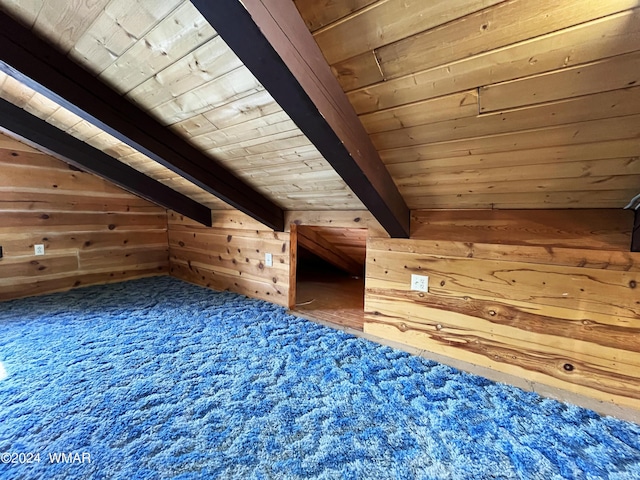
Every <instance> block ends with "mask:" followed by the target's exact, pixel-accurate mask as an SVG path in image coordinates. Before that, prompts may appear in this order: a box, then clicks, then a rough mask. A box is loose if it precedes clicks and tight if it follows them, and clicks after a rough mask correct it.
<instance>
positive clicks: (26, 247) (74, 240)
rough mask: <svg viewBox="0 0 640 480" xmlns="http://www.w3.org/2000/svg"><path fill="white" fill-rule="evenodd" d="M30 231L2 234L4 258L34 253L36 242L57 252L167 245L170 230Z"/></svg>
mask: <svg viewBox="0 0 640 480" xmlns="http://www.w3.org/2000/svg"><path fill="white" fill-rule="evenodd" d="M29 230H30V231H29V232H28V233H21V232H13V233H3V234H0V245H2V248H3V253H4V257H5V258H10V257H13V256H29V255H30V256H32V257H33V246H34V244H35V243H41V244H42V245H44V248H45V252H47V254H48V253H55V254H57V253H58V252H65V253H69V252H71V251H74V252H75V251H78V250H80V251H93V250H97V251H102V250H104V249H109V248H114V247H118V248H125V247H126V248H129V247H130V248H136V247H145V248H152V249H157V248H161V247H163V248H166V246H167V231H166V229H161V230H144V231H128V232H127V231H106V232H91V231H89V232H87V231H73V232H57V233H54V232H49V231H48V230H47V229H46V228H43V229H42V230H41V231H37V230H35V229H29Z"/></svg>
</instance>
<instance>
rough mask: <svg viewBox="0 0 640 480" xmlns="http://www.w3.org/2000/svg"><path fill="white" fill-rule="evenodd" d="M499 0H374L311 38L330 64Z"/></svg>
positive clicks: (496, 2)
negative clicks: (435, 0) (443, 0)
mask: <svg viewBox="0 0 640 480" xmlns="http://www.w3.org/2000/svg"><path fill="white" fill-rule="evenodd" d="M501 1H503V0H459V1H456V2H454V3H447V4H441V3H432V2H422V1H420V0H410V1H406V0H405V1H400V0H390V1H378V2H376V3H374V4H372V5H370V6H368V7H366V8H362V9H360V10H358V11H356V12H355V13H353V14H352V15H350V16H348V17H346V18H343V19H341V20H340V21H339V22H336V23H334V24H332V25H329V26H327V27H326V28H323V29H322V30H320V31H318V32H316V33H315V34H314V38H315V40H316V42H318V45H319V46H320V49H321V50H322V53H323V54H324V56H325V58H326V59H327V62H329V64H331V65H332V64H334V63H336V62H339V61H340V60H345V59H347V58H351V57H354V56H356V55H358V54H361V53H364V52H366V51H370V50H373V49H376V48H378V47H381V46H383V45H386V44H388V43H392V42H394V41H397V40H400V39H402V38H405V37H408V36H410V35H414V34H416V33H418V32H421V31H424V30H427V29H429V28H433V27H435V26H438V25H441V24H443V23H446V22H449V21H451V20H455V19H456V18H460V17H463V16H465V15H468V14H470V13H473V12H476V11H478V10H481V9H483V8H486V7H488V6H490V5H494V4H498V3H500V2H501ZM347 39H348V41H346V40H347Z"/></svg>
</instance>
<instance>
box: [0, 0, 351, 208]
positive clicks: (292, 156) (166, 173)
mask: <svg viewBox="0 0 640 480" xmlns="http://www.w3.org/2000/svg"><path fill="white" fill-rule="evenodd" d="M0 4H1V5H2V9H3V10H4V11H6V12H7V13H9V14H10V15H12V16H14V17H15V18H17V19H18V20H19V21H20V22H21V23H23V24H25V25H27V26H29V27H30V28H32V30H33V31H34V32H36V33H37V34H39V35H40V36H42V37H43V38H45V39H46V40H47V41H48V42H50V43H52V44H53V45H55V46H56V47H57V48H59V49H61V50H62V51H63V52H64V53H65V54H67V55H68V57H69V58H71V59H72V60H73V61H74V62H76V63H77V64H79V65H81V66H83V67H84V68H85V69H87V70H88V71H89V72H91V73H92V74H94V75H96V76H97V77H98V78H99V79H100V80H102V81H103V82H104V83H106V84H107V85H109V86H110V87H112V88H114V89H115V90H117V91H118V92H119V93H120V94H122V95H123V96H124V97H125V98H127V99H129V100H131V101H132V102H133V103H135V104H137V105H138V106H140V107H141V108H142V109H143V110H144V111H146V112H148V113H150V114H151V115H152V116H153V117H155V118H156V119H157V120H159V121H160V122H161V123H162V124H163V125H166V126H167V127H168V128H170V129H171V130H172V131H174V132H177V133H179V134H180V135H182V136H184V137H185V138H187V139H189V141H190V142H191V143H192V144H193V145H195V146H196V147H198V148H199V149H200V150H201V151H203V152H205V153H206V154H208V155H211V156H212V157H214V158H216V159H217V160H219V161H220V162H221V163H222V164H223V165H224V166H226V167H228V168H229V169H231V170H232V171H233V172H234V173H236V174H237V175H238V176H239V177H240V178H241V179H243V180H244V181H245V182H246V183H247V184H249V185H250V186H251V187H253V188H255V189H256V190H257V191H258V192H260V193H263V194H264V195H266V196H268V197H269V198H270V199H272V200H273V201H274V202H276V203H278V204H279V205H281V206H282V207H283V208H284V209H286V210H327V209H328V210H333V209H337V210H359V209H362V208H363V204H362V203H361V202H360V200H358V198H356V197H355V195H354V194H353V192H352V191H351V190H350V189H349V187H348V186H347V185H346V184H345V182H344V181H343V180H342V179H341V178H340V177H339V176H338V175H337V174H336V172H335V171H334V170H333V169H332V168H331V166H330V165H329V163H328V162H327V161H326V160H325V159H324V158H323V157H322V155H320V153H319V152H318V151H317V149H316V148H315V147H314V146H313V145H312V144H311V142H310V141H309V140H308V139H307V138H306V136H305V135H304V134H302V132H301V131H300V130H299V129H298V127H297V126H296V125H295V124H294V123H293V122H292V121H291V119H290V118H289V117H288V115H287V114H286V113H285V112H284V111H283V110H282V108H280V106H279V105H278V104H277V103H276V102H275V101H274V100H273V98H272V97H271V95H270V94H269V93H268V92H267V91H266V90H265V89H264V88H263V86H262V85H261V84H260V83H259V82H258V81H257V80H256V78H255V77H254V76H253V75H252V74H251V73H250V72H249V70H248V69H247V68H246V67H245V66H244V65H243V64H242V62H241V61H240V60H239V59H238V57H237V56H236V55H235V54H234V53H233V52H232V51H231V50H230V49H229V48H228V46H227V45H226V44H225V43H224V41H222V39H221V38H220V36H219V35H218V34H217V33H216V32H215V31H214V30H213V28H212V27H211V26H210V25H209V24H208V23H207V22H206V21H205V20H204V18H203V17H202V16H201V15H200V13H199V12H198V11H197V10H196V9H195V8H194V6H193V5H192V4H191V3H190V2H185V1H179V0H172V1H163V2H155V1H147V2H131V1H129V0H99V1H95V2H90V3H85V2H80V3H79V4H76V3H75V2H65V3H60V2H55V1H36V2H29V3H28V4H25V3H24V2H12V1H6V0H5V1H3V2H0ZM0 82H3V83H2V84H1V92H2V93H1V95H2V97H3V98H5V99H7V100H9V101H11V102H13V103H15V104H17V105H19V106H21V107H23V108H25V109H26V110H28V111H30V112H31V113H33V114H35V115H37V116H39V117H40V118H43V119H45V120H46V121H48V122H50V123H52V124H54V125H56V126H58V127H60V128H62V129H63V130H65V131H67V132H68V133H70V134H71V135H73V136H75V137H76V138H79V139H81V140H83V141H86V142H87V143H90V144H91V145H93V146H95V147H97V148H98V149H100V150H103V151H104V152H105V153H108V154H110V155H113V156H115V157H116V158H117V159H119V160H121V161H123V162H125V163H128V164H129V165H131V166H134V167H135V168H137V169H139V170H141V171H143V172H145V173H147V174H148V175H150V176H152V177H153V178H155V179H157V180H159V181H161V182H163V183H166V184H167V185H170V186H171V187H172V188H175V189H176V190H178V191H180V192H182V193H184V194H186V195H188V196H190V197H191V198H193V199H195V200H197V201H199V202H201V203H203V204H205V205H207V206H209V207H211V208H213V209H224V208H229V207H228V206H227V205H225V204H224V203H222V202H220V201H219V200H218V199H217V198H215V197H214V196H212V195H211V194H209V193H207V192H204V191H203V190H202V189H200V188H198V187H197V186H195V185H193V184H192V183H190V182H188V181H186V180H185V179H183V178H181V177H179V176H177V175H176V174H175V173H173V172H172V171H170V170H168V169H166V168H164V167H162V166H161V165H159V164H158V163H156V162H154V161H153V160H151V159H150V158H148V157H147V156H145V155H143V154H141V153H140V152H138V151H136V150H134V149H133V148H131V147H129V146H128V145H125V144H123V143H122V142H120V141H119V140H117V139H115V138H114V137H112V136H111V135H109V134H107V133H105V132H104V131H102V130H100V129H99V128H97V127H96V126H94V125H92V124H91V123H89V122H87V121H85V120H82V119H81V118H79V117H78V116H76V115H75V114H73V113H71V112H69V111H68V110H66V109H65V108H62V107H60V106H59V105H57V104H55V103H54V102H52V101H51V100H49V99H47V98H45V97H43V96H42V95H40V94H39V93H36V92H34V91H33V90H31V89H29V88H27V87H25V86H24V85H22V84H20V83H18V82H16V81H15V80H14V79H13V78H10V77H6V76H4V75H2V76H0Z"/></svg>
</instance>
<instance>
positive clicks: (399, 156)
mask: <svg viewBox="0 0 640 480" xmlns="http://www.w3.org/2000/svg"><path fill="white" fill-rule="evenodd" d="M639 125H640V115H628V116H625V117H621V118H607V119H603V120H591V121H586V122H578V123H572V124H567V125H558V126H553V127H547V128H537V129H531V130H524V131H520V132H509V133H501V134H497V135H489V136H483V137H475V138H472V139H467V138H465V139H460V140H450V141H445V142H433V143H429V144H425V145H417V146H410V147H403V148H396V149H391V150H381V151H380V156H381V157H382V159H383V161H384V162H385V163H386V164H389V163H405V162H407V161H410V160H411V159H425V158H434V157H440V158H444V157H460V156H464V155H479V154H487V153H495V152H509V151H517V150H530V149H535V148H539V147H540V139H541V138H544V145H545V146H547V147H549V146H562V145H579V144H583V143H595V142H599V141H611V140H625V139H637V138H640V133H638V126H639Z"/></svg>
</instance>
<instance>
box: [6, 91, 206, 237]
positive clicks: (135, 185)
mask: <svg viewBox="0 0 640 480" xmlns="http://www.w3.org/2000/svg"><path fill="white" fill-rule="evenodd" d="M0 131H5V132H6V133H7V134H8V135H10V136H12V137H16V138H18V139H19V140H22V141H24V142H25V143H27V144H29V145H31V146H33V147H35V148H37V149H39V150H42V151H44V152H46V153H49V154H51V155H53V156H54V157H56V158H59V159H60V160H63V161H65V162H67V163H69V164H71V165H73V166H74V167H77V168H79V169H81V170H84V171H87V172H90V173H93V174H95V175H98V176H99V177H102V178H104V179H105V180H108V181H110V182H112V183H114V184H116V185H118V186H119V187H122V188H124V189H125V190H127V191H128V192H131V193H133V194H135V195H138V196H140V197H142V198H145V199H147V200H149V201H151V202H153V203H155V204H157V205H160V206H162V207H165V208H170V209H171V210H175V211H176V212H178V213H181V214H182V215H185V216H187V217H189V218H191V219H193V220H195V221H196V222H199V223H201V224H203V225H206V226H208V227H210V226H211V210H210V209H209V208H208V207H206V206H205V205H202V204H200V203H198V202H196V201H195V200H192V199H191V198H189V197H187V196H185V195H183V194H181V193H179V192H176V191H175V190H173V189H171V188H169V187H167V186H166V185H163V184H162V183H160V182H158V181H156V180H154V179H152V178H150V177H147V176H146V175H144V174H142V173H140V172H138V171H137V170H136V169H134V168H132V167H130V166H129V165H125V164H124V163H122V162H119V161H118V160H115V159H114V158H112V157H110V156H109V155H107V154H106V153H104V152H101V151H100V150H98V149H97V148H94V147H92V146H91V145H89V144H87V143H84V142H82V141H80V140H78V139H77V138H75V137H72V136H71V135H69V134H68V133H65V132H63V131H62V130H60V129H58V128H56V127H54V126H53V125H49V124H48V123H47V122H45V121H44V120H41V119H39V118H38V117H35V116H33V115H31V114H30V113H28V112H26V111H24V110H22V109H21V108H19V107H16V106H15V105H13V104H12V103H10V102H7V101H6V100H3V99H0Z"/></svg>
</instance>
